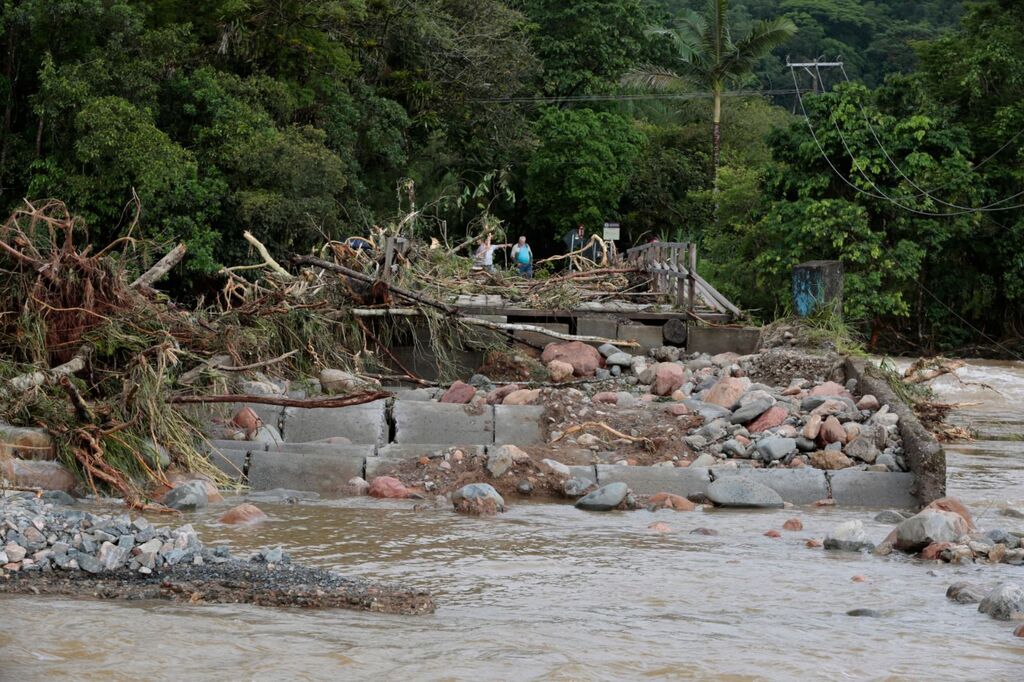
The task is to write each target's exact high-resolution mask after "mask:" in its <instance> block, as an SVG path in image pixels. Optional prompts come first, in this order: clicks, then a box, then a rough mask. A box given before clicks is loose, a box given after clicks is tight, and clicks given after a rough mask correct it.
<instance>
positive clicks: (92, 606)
mask: <svg viewBox="0 0 1024 682" xmlns="http://www.w3.org/2000/svg"><path fill="white" fill-rule="evenodd" d="M960 376H961V378H962V379H963V380H964V381H966V382H980V383H984V384H988V385H989V386H991V387H992V388H993V389H996V391H998V393H997V392H995V391H992V390H988V389H985V388H981V387H979V386H974V385H967V386H962V385H959V384H958V383H957V382H956V381H954V380H952V379H951V378H949V377H945V378H941V379H939V380H937V381H936V382H935V388H936V390H937V391H938V392H939V394H940V396H941V397H942V398H943V399H946V400H949V401H958V402H968V403H978V404H976V405H971V406H968V407H965V408H963V409H962V410H960V411H959V412H957V413H956V414H955V415H954V416H953V418H954V420H956V421H958V422H960V423H964V424H969V425H970V426H972V427H973V428H975V429H977V430H978V432H979V438H978V440H977V441H975V442H973V443H970V444H966V445H958V446H954V447H950V448H948V450H947V452H948V464H949V492H950V494H952V495H957V496H959V497H960V498H961V499H963V500H964V501H965V502H966V503H967V504H968V505H969V506H970V507H971V508H972V509H973V510H974V512H975V515H976V516H977V517H980V522H979V523H980V525H981V526H982V527H983V528H995V527H1002V528H1008V529H1014V530H1024V521H1021V520H1017V519H1009V518H1006V517H1003V516H1000V515H998V514H997V511H998V510H999V509H1001V508H1003V507H1006V506H1013V507H1016V508H1018V509H1021V510H1024V441H1022V440H1021V439H1024V363H996V362H975V363H971V364H970V365H969V366H968V367H966V368H964V369H963V370H961V371H960ZM263 508H264V509H265V510H266V511H267V512H268V513H269V514H271V516H272V520H271V521H270V522H269V523H266V524H264V525H262V526H260V527H258V528H252V529H237V528H225V527H218V526H217V525H216V523H215V522H214V518H215V514H214V513H210V514H209V515H206V516H204V515H196V516H195V517H194V518H193V519H191V520H192V521H193V522H194V523H195V524H196V526H197V528H198V530H199V532H200V537H202V538H203V539H204V540H205V541H206V542H217V541H224V542H227V543H229V544H230V545H231V546H232V548H233V549H234V550H236V551H237V552H239V553H243V554H244V553H245V552H246V550H249V549H256V548H260V547H264V546H268V545H270V546H276V545H281V546H283V547H285V549H286V550H287V551H289V552H290V553H291V554H292V555H293V557H294V558H295V559H296V560H299V561H302V562H305V563H309V564H314V565H318V566H322V567H327V568H332V569H336V570H338V571H341V572H347V573H352V574H356V575H362V576H366V577H373V578H379V579H383V580H394V581H400V582H404V583H407V584H412V585H416V586H421V587H425V588H428V589H430V590H432V591H433V592H434V594H435V597H436V601H437V603H438V609H437V612H436V613H435V614H434V615H431V616H416V617H402V616H385V615H377V614H370V613H357V612H351V611H300V610H275V609H267V608H259V607H251V606H204V605H192V606H188V605H169V604H167V603H165V602H160V603H155V602H154V603H135V604H131V603H124V602H99V601H90V600H67V599H56V598H32V597H0V609H2V616H0V680H36V679H39V680H43V679H47V680H49V679H55V678H58V679H59V678H73V679H76V680H112V679H114V680H119V679H133V680H137V679H221V680H306V679H309V680H320V679H363V678H371V677H372V678H375V679H417V680H418V679H430V680H463V679H467V680H479V679H500V680H526V679H556V680H558V679H564V680H582V679H585V680H605V679H607V680H612V679H614V680H618V679H658V678H668V679H720V680H753V679H770V680H794V679H800V680H802V679H830V680H846V679H884V680H919V679H937V678H942V679H956V680H960V679H972V680H975V679H985V680H1021V679H1024V639H1018V638H1014V637H1013V636H1012V630H1013V627H1012V626H1011V625H1009V624H1007V623H1001V622H998V621H994V620H991V619H990V618H989V617H988V616H984V615H982V614H979V613H978V612H977V611H976V608H975V607H972V606H958V605H954V604H953V603H951V602H949V601H947V600H946V598H945V590H946V587H947V586H948V585H949V584H950V583H952V582H954V581H957V580H973V581H996V580H998V579H1012V580H1015V581H1018V582H1024V568H1021V567H1013V566H1009V565H1006V564H1003V565H999V566H950V565H945V564H929V565H926V564H922V563H921V562H918V561H915V560H910V559H907V558H903V557H898V556H896V555H893V556H889V557H876V556H872V555H858V554H849V553H835V552H830V553H826V552H824V551H823V550H821V549H808V548H807V547H805V544H804V543H805V541H806V539H808V538H819V539H820V538H823V537H824V535H825V533H826V531H827V530H828V529H830V528H831V527H832V526H834V525H836V524H838V523H839V522H841V521H845V520H850V519H855V518H857V519H862V520H863V521H864V522H865V525H866V527H867V528H868V530H869V533H870V534H871V536H872V539H873V540H874V541H876V542H878V541H880V540H881V539H882V538H883V537H884V536H885V534H886V533H887V532H888V530H889V529H890V527H889V526H884V525H882V524H878V523H875V522H874V521H873V520H872V517H873V516H874V514H875V512H876V511H877V510H867V509H856V510H854V509H829V508H814V509H793V510H788V511H784V510H780V511H764V512H750V511H742V512H740V511H729V512H725V511H706V512H696V513H678V512H674V511H671V510H663V511H659V512H655V513H650V512H646V511H641V512H630V513H610V514H598V513H587V512H581V511H577V510H575V509H574V508H573V507H572V506H570V505H541V504H532V505H531V504H515V505H514V506H513V507H512V508H511V509H510V511H509V512H508V513H506V514H504V515H501V516H499V517H498V518H490V519H473V518H466V517H461V516H456V515H455V514H453V513H452V512H451V511H450V510H448V509H430V510H426V511H416V510H414V509H413V508H412V506H411V504H406V503H385V502H379V501H370V500H366V499H346V500H337V501H322V502H319V503H316V504H307V505H301V506H273V505H263ZM793 516H796V517H799V518H800V519H801V520H802V521H803V524H804V530H803V531H800V532H795V533H793V532H783V535H782V537H781V538H779V539H772V538H769V537H765V536H764V535H763V533H764V532H765V531H767V530H769V529H773V528H774V529H781V527H782V523H783V521H785V520H786V519H787V518H790V517H793ZM655 521H664V522H665V523H667V524H668V525H669V526H670V528H671V531H670V532H668V533H655V532H653V531H652V530H650V529H649V528H648V526H649V525H650V524H651V523H653V522H655ZM697 527H705V528H712V529H715V530H716V531H718V535H717V536H704V535H693V534H691V533H690V531H691V530H693V529H694V528H697ZM854 576H863V577H864V578H865V580H864V581H863V582H855V581H854V580H853V578H854ZM856 608H870V609H876V610H878V611H880V612H881V615H882V617H880V618H862V617H851V616H848V615H846V614H847V611H850V610H851V609H856Z"/></svg>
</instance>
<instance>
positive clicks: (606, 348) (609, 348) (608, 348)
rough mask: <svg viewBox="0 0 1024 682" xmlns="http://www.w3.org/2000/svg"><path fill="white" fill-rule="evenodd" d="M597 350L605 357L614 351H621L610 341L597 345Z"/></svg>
mask: <svg viewBox="0 0 1024 682" xmlns="http://www.w3.org/2000/svg"><path fill="white" fill-rule="evenodd" d="M597 352H598V353H600V354H601V355H602V356H604V357H605V358H609V357H611V356H613V355H615V354H616V353H621V352H622V351H621V350H619V349H618V348H617V347H616V346H614V345H612V344H610V343H605V344H602V345H600V346H598V347H597Z"/></svg>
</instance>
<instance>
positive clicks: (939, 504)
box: [925, 497, 974, 530]
mask: <svg viewBox="0 0 1024 682" xmlns="http://www.w3.org/2000/svg"><path fill="white" fill-rule="evenodd" d="M925 509H938V510H939V511H947V512H953V513H954V514H959V515H960V516H961V517H963V520H964V521H965V522H966V523H967V527H968V528H969V529H970V530H974V517H972V516H971V512H970V511H969V510H968V509H967V507H965V506H964V503H963V502H961V501H960V500H958V499H956V498H955V497H940V498H939V499H937V500H933V501H932V502H931V503H930V504H929V505H928V506H927V507H925Z"/></svg>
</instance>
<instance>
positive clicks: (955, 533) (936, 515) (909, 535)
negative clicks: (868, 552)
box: [893, 509, 970, 553]
mask: <svg viewBox="0 0 1024 682" xmlns="http://www.w3.org/2000/svg"><path fill="white" fill-rule="evenodd" d="M895 532H896V541H895V542H893V547H895V548H896V549H898V550H901V551H903V552H907V553H914V552H919V551H921V550H922V549H924V548H925V547H927V546H928V545H930V544H932V543H934V542H956V541H957V540H959V539H960V538H961V537H963V536H964V535H967V534H968V533H969V532H970V527H969V526H968V525H967V522H966V521H965V520H964V518H963V517H962V516H960V515H959V514H956V513H954V512H948V511H940V510H938V509H924V510H922V511H920V512H918V513H917V514H915V515H914V516H911V517H910V518H909V519H907V520H906V521H904V522H903V523H901V524H900V525H898V526H896V531H895Z"/></svg>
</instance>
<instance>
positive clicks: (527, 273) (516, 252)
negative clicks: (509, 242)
mask: <svg viewBox="0 0 1024 682" xmlns="http://www.w3.org/2000/svg"><path fill="white" fill-rule="evenodd" d="M512 260H514V261H515V262H516V265H518V266H519V274H520V275H522V276H523V277H526V278H527V279H533V249H531V248H530V245H529V244H527V243H526V237H522V236H521V237H519V243H518V244H516V245H515V246H513V247H512Z"/></svg>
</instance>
